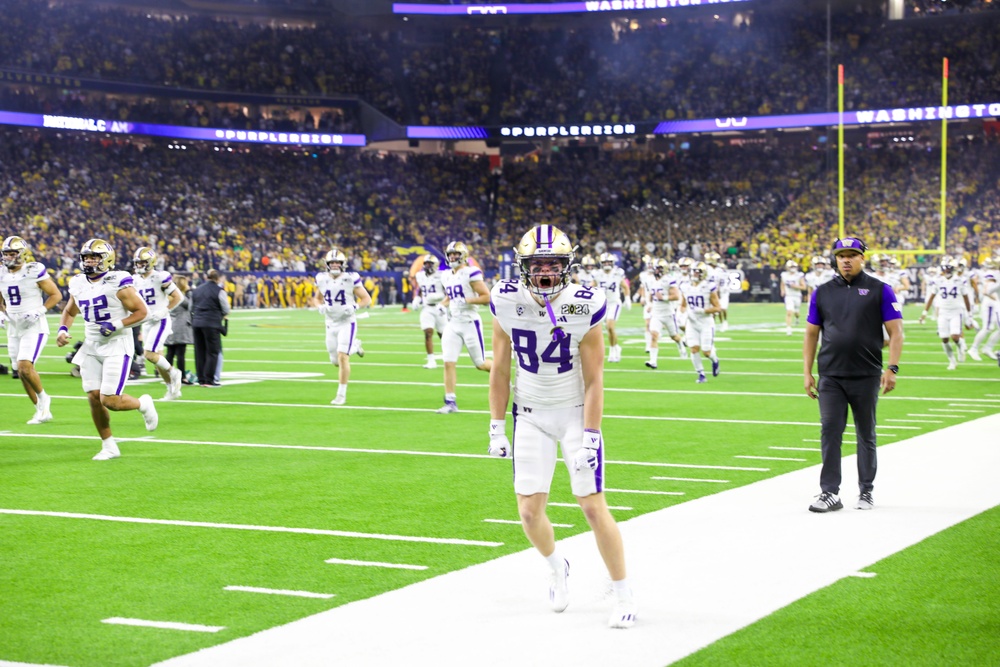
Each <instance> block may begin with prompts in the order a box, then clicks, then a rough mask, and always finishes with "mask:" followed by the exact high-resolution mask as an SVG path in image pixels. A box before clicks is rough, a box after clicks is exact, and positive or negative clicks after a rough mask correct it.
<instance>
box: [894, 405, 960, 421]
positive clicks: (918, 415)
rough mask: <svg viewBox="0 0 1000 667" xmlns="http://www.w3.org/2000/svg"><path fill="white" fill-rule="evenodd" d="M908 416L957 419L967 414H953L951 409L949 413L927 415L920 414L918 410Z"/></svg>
mask: <svg viewBox="0 0 1000 667" xmlns="http://www.w3.org/2000/svg"><path fill="white" fill-rule="evenodd" d="M932 409H933V408H932ZM906 416H907V417H954V418H955V419H961V418H962V417H965V415H956V414H951V411H949V413H948V414H936V415H927V414H919V413H916V412H911V413H909V414H908V415H906Z"/></svg>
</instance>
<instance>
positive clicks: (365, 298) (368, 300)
mask: <svg viewBox="0 0 1000 667" xmlns="http://www.w3.org/2000/svg"><path fill="white" fill-rule="evenodd" d="M354 300H355V301H357V303H358V308H367V307H368V306H370V305H372V295H371V294H369V293H368V290H366V289H365V288H364V286H363V285H355V286H354Z"/></svg>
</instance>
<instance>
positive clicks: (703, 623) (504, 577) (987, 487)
mask: <svg viewBox="0 0 1000 667" xmlns="http://www.w3.org/2000/svg"><path fill="white" fill-rule="evenodd" d="M997 432H1000V415H992V416H989V417H985V418H982V419H979V420H976V421H973V422H968V423H964V424H959V425H957V426H953V427H950V428H947V429H944V430H940V431H935V432H932V433H926V434H923V435H919V436H917V437H915V438H913V439H911V440H907V441H904V442H899V443H895V444H891V445H886V446H884V447H880V448H879V450H878V451H879V474H878V478H877V479H876V486H875V500H876V503H877V505H876V509H875V510H874V511H871V512H858V511H855V510H852V509H844V510H842V511H840V512H835V513H832V514H814V513H812V512H809V511H807V510H806V507H807V506H808V504H809V501H810V500H811V497H812V496H813V495H814V494H815V493H818V489H819V466H818V465H816V466H811V467H809V468H805V469H803V470H797V471H794V472H791V473H787V474H784V475H781V476H779V477H775V478H771V479H767V480H763V481H760V482H757V483H754V484H750V485H747V486H742V487H738V488H735V489H730V490H727V491H724V492H721V493H716V494H713V495H709V496H705V497H702V498H698V499H695V500H691V501H688V502H685V503H681V504H678V505H675V506H672V507H669V508H666V509H663V510H660V511H658V512H653V513H649V514H644V515H642V516H638V517H635V518H634V519H631V520H629V521H625V522H622V523H620V524H619V525H620V527H621V531H622V535H623V538H624V542H625V551H626V557H627V559H628V567H629V578H630V579H631V581H632V586H633V588H634V590H635V592H636V598H637V601H638V604H639V620H638V623H637V624H636V626H635V627H634V628H632V629H631V630H627V631H613V630H608V628H607V625H606V620H607V616H606V615H607V613H608V611H609V606H608V605H609V603H608V601H607V600H606V599H605V597H604V593H605V582H606V577H607V575H606V573H605V571H604V568H603V565H602V564H601V562H600V558H599V556H598V554H597V549H596V547H595V546H594V538H593V535H591V534H589V533H582V534H580V535H575V536H573V537H570V538H567V539H564V540H560V549H561V550H562V552H563V553H564V554H565V555H566V557H567V558H568V559H569V560H570V562H571V565H572V576H571V578H570V591H571V593H570V596H571V598H570V606H569V608H568V609H567V610H566V611H565V612H563V613H562V614H554V613H552V611H551V610H549V607H548V600H547V592H548V588H547V585H546V582H545V573H546V571H547V565H546V564H545V561H544V560H543V559H542V558H541V557H540V556H539V555H538V554H537V553H535V552H534V551H533V550H530V549H526V550H525V551H522V552H519V553H516V554H511V555H509V556H505V557H502V558H498V559H495V560H492V561H489V562H486V563H482V564H480V565H475V566H472V567H469V568H465V569H463V570H459V571H455V572H450V573H448V574H445V575H442V576H440V577H434V578H432V579H429V580H426V581H421V582H419V583H415V584H412V585H410V586H407V587H405V588H402V589H398V590H395V591H390V592H388V593H385V594H382V595H379V596H376V597H374V598H370V599H367V600H361V601H358V602H352V603H350V604H346V605H342V606H340V607H337V608H335V609H331V610H328V611H325V612H322V613H319V614H316V615H314V616H311V617H308V618H304V619H302V620H299V621H295V622H293V623H289V624H287V625H283V626H281V627H277V628H272V629H269V630H265V631H263V632H259V633H257V634H255V635H252V636H250V637H245V638H242V639H237V640H235V641H232V642H229V643H226V644H221V645H219V646H214V647H211V648H207V649H204V650H201V651H198V652H196V653H192V654H189V655H185V656H180V657H177V658H173V659H170V660H167V661H166V662H163V663H160V665H161V666H162V667H270V666H272V665H278V664H281V665H296V667H328V666H329V665H330V664H331V656H336V662H337V664H343V665H351V666H352V667H381V666H384V665H404V664H412V663H413V661H414V659H415V658H414V656H432V657H433V658H432V662H433V663H434V665H435V667H467V666H468V665H470V664H475V665H476V666H477V667H509V666H510V665H574V667H606V666H607V665H629V667H663V665H667V664H670V663H672V662H675V661H677V660H679V659H681V658H683V657H684V656H687V655H690V654H691V653H693V652H695V651H697V650H698V649H700V648H702V647H705V646H708V645H709V644H711V643H713V642H715V641H717V640H719V639H721V638H722V637H725V636H726V635H729V634H731V633H733V632H735V631H737V630H739V629H740V628H743V627H746V626H747V625H750V624H752V623H754V622H755V621H757V620H759V619H761V618H763V617H765V616H767V615H769V614H771V613H774V612H775V611H777V610H778V609H781V608H782V607H785V606H787V605H789V604H791V603H793V602H795V601H796V600H799V599H800V598H803V597H805V596H806V595H809V594H810V593H813V592H814V591H817V590H819V589H821V588H824V587H826V586H829V585H830V584H833V583H835V582H836V581H838V580H840V579H842V578H844V577H848V576H852V575H853V574H856V573H858V572H859V571H861V570H864V569H868V568H870V567H871V566H872V565H873V564H874V563H877V562H878V561H880V560H882V559H883V558H886V557H888V556H890V555H892V554H894V553H897V552H899V551H901V550H903V549H906V548H907V547H910V546H912V545H914V544H916V543H918V542H920V541H921V540H923V539H925V538H926V537H928V536H930V535H933V534H935V533H937V532H939V531H942V530H944V529H946V528H949V527H951V526H953V525H955V524H957V523H959V522H961V521H964V520H966V519H968V518H970V517H972V516H975V515H976V514H979V513H980V512H982V511H984V510H986V509H989V508H991V507H994V506H996V505H998V504H1000V484H996V480H995V479H994V477H995V471H996V470H997V469H998V468H1000V447H997V445H996V433H997ZM853 458H854V457H853V456H851V457H846V458H845V460H844V466H843V468H844V472H845V479H844V489H843V495H845V496H852V495H853V487H854V484H855V483H856V479H851V478H850V475H851V474H852V471H854V470H855V464H854V461H853V460H851V459H853ZM927 489H933V490H934V492H933V493H927ZM707 526H710V527H711V529H710V530H707V529H706V527H707ZM816 545H824V548H822V549H818V548H817V546H816ZM737 552H738V553H739V557H738V558H734V557H733V554H734V553H737ZM456 610H461V611H460V613H456ZM442 619H447V621H446V622H443V621H442ZM497 627H502V628H503V635H504V636H505V637H516V638H517V641H498V639H497ZM387 633H389V635H390V636H391V638H392V641H386V637H387ZM555 638H558V640H557V639H555ZM779 650H780V649H779Z"/></svg>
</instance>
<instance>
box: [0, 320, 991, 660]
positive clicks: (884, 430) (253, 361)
mask: <svg viewBox="0 0 1000 667" xmlns="http://www.w3.org/2000/svg"><path fill="white" fill-rule="evenodd" d="M918 310H919V306H910V307H908V308H907V315H908V318H909V321H908V323H907V326H906V332H907V342H906V345H905V347H904V352H903V360H902V362H901V367H902V371H901V374H900V378H899V385H898V388H897V391H896V392H894V393H893V394H891V395H890V396H888V397H886V398H885V399H884V400H883V401H882V402H881V403H880V406H879V442H880V444H886V443H891V442H896V441H899V440H903V439H906V438H909V437H912V436H914V435H917V434H920V433H924V432H927V431H930V430H936V429H939V428H944V427H946V426H949V425H951V424H956V423H959V422H962V421H966V420H970V419H975V418H977V417H981V416H984V415H986V414H993V413H995V412H997V411H1000V369H998V368H997V365H996V363H995V362H988V361H987V360H984V361H983V362H978V363H977V362H973V361H971V360H970V361H968V362H966V363H965V364H962V365H960V366H959V369H958V370H957V371H947V370H945V366H946V364H947V362H946V360H945V358H944V354H943V352H942V351H941V349H940V345H939V344H938V343H937V342H936V339H935V336H934V330H933V327H932V325H931V324H927V325H925V326H923V327H919V326H918V325H917V324H916V322H915V316H916V314H917V311H918ZM730 312H731V320H732V323H733V325H734V326H732V327H731V328H730V330H729V331H728V332H726V333H720V334H719V339H718V350H719V355H720V357H721V359H722V375H721V376H720V377H718V378H711V377H710V378H709V382H708V383H707V384H704V385H696V384H695V382H694V381H695V377H696V376H695V372H694V370H693V368H692V366H691V363H690V362H689V361H681V360H679V359H677V357H676V353H675V352H674V351H672V348H668V347H666V346H664V348H663V350H662V351H661V354H660V360H659V369H658V370H657V371H651V370H648V369H646V368H645V367H644V366H643V362H644V361H645V359H646V357H645V355H644V353H643V342H642V335H641V332H642V329H641V327H642V320H641V314H640V313H641V311H640V309H639V308H634V309H632V310H631V311H628V312H626V313H625V315H624V316H623V320H622V321H621V322H620V323H619V326H620V330H621V331H622V334H623V335H622V339H623V342H624V350H625V351H624V356H623V360H622V362H621V363H620V364H609V365H608V367H607V369H606V373H605V386H606V399H605V400H606V402H605V413H606V418H605V422H604V435H605V441H606V442H607V448H608V451H607V459H608V463H607V473H606V476H607V487H608V500H609V504H610V505H612V506H613V507H615V508H618V509H615V510H614V511H613V513H614V514H615V516H616V517H617V518H618V519H619V520H627V519H629V518H631V517H634V516H637V515H639V514H642V513H646V512H652V511H656V510H659V509H662V508H664V507H669V506H671V505H675V504H678V503H682V502H685V501H687V500H690V499H693V498H697V497H700V496H703V495H708V494H712V493H717V492H720V491H723V490H726V489H731V488H734V487H736V486H740V485H744V484H750V483H752V482H755V481H758V480H761V479H766V478H769V477H773V476H776V475H779V474H782V473H784V472H788V471H791V470H796V469H800V468H804V467H809V466H812V465H815V464H817V463H819V461H820V455H819V442H818V440H819V427H818V409H817V406H816V403H815V402H813V401H811V400H809V399H808V398H807V397H806V396H805V394H804V392H803V388H802V374H801V368H802V361H801V339H802V336H801V330H799V331H797V332H796V334H795V335H794V336H791V337H789V336H786V335H785V333H784V326H783V306H782V305H781V304H749V305H744V304H734V305H733V306H732V308H731V311H730ZM487 324H488V322H487ZM53 329H54V327H53ZM359 330H360V336H361V338H362V340H363V341H364V347H365V350H366V355H365V357H364V359H358V358H356V357H354V358H352V364H353V374H352V378H351V385H350V389H349V392H348V404H347V406H344V407H333V406H331V405H330V400H331V399H332V398H333V396H334V394H335V392H336V384H337V380H336V377H337V376H336V368H334V367H333V366H332V365H330V363H329V361H328V358H327V354H326V351H325V349H324V343H323V328H322V320H321V317H320V316H319V315H318V314H317V313H315V312H308V311H278V310H269V311H249V312H247V311H241V312H237V313H235V314H234V316H233V318H232V323H231V325H230V335H229V336H228V338H226V339H224V346H225V372H224V376H223V382H224V386H223V387H221V388H215V389H213V388H201V387H185V388H184V396H183V398H182V399H181V400H180V401H176V402H172V403H168V402H158V403H157V407H158V409H159V413H160V424H159V428H158V429H157V431H156V432H155V433H152V434H150V433H147V432H146V431H145V429H144V428H143V423H142V419H141V417H140V415H139V414H138V413H137V412H132V413H121V414H113V415H112V428H113V429H114V432H115V435H116V437H117V438H118V440H119V445H120V447H121V450H122V457H121V458H120V459H116V460H113V461H106V462H95V461H91V458H90V457H91V456H93V455H94V454H95V453H97V451H98V450H99V449H100V441H99V439H98V438H97V436H96V433H95V431H94V427H93V424H92V422H91V420H90V415H89V411H88V408H87V403H86V400H85V396H84V395H83V393H82V390H81V387H80V381H79V380H78V379H75V378H72V377H70V375H69V368H70V367H69V365H68V364H67V363H66V362H65V360H64V359H63V357H64V354H65V351H66V350H65V349H59V348H56V347H55V345H54V343H52V342H50V344H49V346H48V347H47V348H46V350H45V353H44V356H43V358H42V359H41V360H40V362H39V370H40V371H41V372H42V373H43V381H44V382H45V386H46V389H47V391H48V392H49V393H50V394H52V395H53V403H52V411H53V414H54V415H55V419H54V421H52V422H50V423H47V424H44V425H40V426H27V425H25V421H26V420H27V419H29V418H30V417H31V415H32V406H31V405H30V403H29V402H28V399H27V398H26V397H25V395H24V394H23V392H22V390H21V386H20V382H18V381H14V380H11V379H10V378H9V377H0V405H2V406H3V409H2V410H0V563H2V565H3V567H2V568H0V661H2V660H8V661H20V662H27V663H47V664H55V665H73V666H83V665H92V666H95V667H96V666H111V665H148V664H151V663H153V662H156V661H159V660H163V659H166V658H168V657H171V656H175V655H180V654H183V653H188V652H191V651H194V650H197V649H199V648H202V647H206V646H211V645H214V644H218V643H222V642H226V641H230V640H232V639H235V638H237V637H241V636H245V635H248V634H251V633H254V632H257V631H260V630H263V629H266V628H270V627H274V626H276V625H280V624H283V623H287V622H290V621H292V620H295V619H298V618H302V617H304V616H307V615H311V614H314V613H317V612H319V611H322V610H325V609H328V608H331V607H334V606H339V605H343V604H347V603H350V602H352V601H356V600H359V599H363V598H367V597H371V596H373V595H376V594H379V593H382V592H385V591H388V590H392V589H395V588H399V587H402V586H406V585H408V584H411V583H413V582H416V581H419V580H422V579H426V578H430V577H434V576H437V575H439V574H442V573H444V572H448V571H451V570H456V569H460V568H463V567H466V566H468V565H471V564H475V563H479V562H483V561H487V560H491V559H494V558H497V557H500V556H503V555H505V554H509V553H512V552H515V551H521V550H524V549H525V548H527V546H528V544H527V541H526V540H525V538H524V537H523V535H522V533H521V529H520V527H519V525H517V524H516V520H517V512H516V506H515V502H514V498H513V492H512V490H511V484H510V464H509V462H506V461H502V460H498V459H491V458H489V457H487V456H486V445H487V440H488V438H487V436H486V432H487V427H488V422H489V415H488V412H487V375H486V374H485V373H481V372H478V371H476V370H475V369H474V368H472V367H471V364H470V363H469V362H468V360H467V359H463V360H462V361H461V362H460V367H459V375H458V378H459V388H458V403H459V407H460V409H461V412H460V413H458V414H452V415H438V414H436V413H435V412H434V410H435V409H436V408H438V407H439V406H440V405H441V403H442V384H441V370H440V369H438V370H426V369H424V368H422V367H421V365H422V364H423V362H424V352H423V337H422V333H421V332H420V331H419V327H418V325H417V316H416V314H413V313H406V314H404V313H401V312H399V310H397V309H394V310H391V311H390V310H375V311H373V312H372V314H371V317H370V318H368V319H366V320H362V321H360V323H359ZM485 330H486V331H487V332H489V330H490V327H489V326H488V325H487V326H486V327H485ZM76 333H77V334H78V335H79V333H80V332H79V331H77V332H76ZM437 351H438V352H440V347H438V349H437ZM192 357H193V350H191V349H189V366H193V361H191V360H190V359H191V358H192ZM128 391H129V392H130V393H132V394H133V395H139V394H141V393H145V392H148V393H150V394H152V395H153V397H154V398H156V399H159V398H160V397H162V395H163V394H164V392H165V387H164V386H163V384H162V383H161V382H159V381H154V380H152V379H143V380H140V381H139V382H138V383H133V384H130V385H129V390H128ZM850 432H851V431H850V429H849V433H850ZM845 449H846V452H847V453H851V452H852V450H853V447H851V446H848V447H846V448H845ZM845 472H846V471H845ZM815 493H818V479H817V485H816V488H803V489H802V498H801V500H802V510H803V512H805V511H806V507H807V505H808V504H809V502H810V501H811V496H812V495H813V494H815ZM844 495H845V504H846V503H847V502H848V501H853V497H852V496H853V494H852V493H851V490H850V489H846V488H845V491H844ZM875 498H876V502H878V494H877V488H876V495H875ZM551 501H552V502H553V503H564V504H570V503H572V502H573V498H572V496H571V494H570V493H569V489H568V483H567V482H566V479H565V477H564V476H561V474H560V471H557V475H556V482H555V483H554V486H553V493H552V497H551ZM550 516H551V518H552V520H553V521H554V522H557V523H560V524H566V525H568V526H571V527H566V528H557V536H560V537H561V536H569V535H573V534H576V533H579V532H582V531H584V530H586V524H585V522H584V521H583V517H582V514H581V513H580V512H579V510H577V509H575V508H574V507H564V506H562V505H554V506H552V507H551V508H550ZM503 522H512V523H503ZM998 523H1000V515H998V511H997V510H996V509H994V510H992V511H990V512H987V513H985V514H983V515H980V516H979V517H977V518H975V519H973V520H970V521H968V522H965V523H963V524H960V525H959V526H956V527H954V528H953V529H951V530H948V531H945V532H943V533H941V534H939V535H936V536H934V537H932V538H930V539H928V540H926V541H925V542H923V543H920V544H918V545H916V546H914V547H912V548H911V549H908V550H906V551H904V552H901V553H900V554H897V555H896V556H894V557H892V558H889V559H887V560H886V561H884V562H883V563H879V564H878V566H879V567H880V568H881V569H880V570H879V571H880V572H883V573H887V574H888V573H891V575H892V576H891V578H890V577H880V578H879V579H878V580H877V582H878V585H877V586H860V585H858V582H857V581H842V582H838V583H837V584H836V585H835V586H833V587H831V588H830V589H825V590H823V591H819V592H817V593H816V594H814V595H812V596H809V597H808V598H806V599H804V600H802V601H800V602H798V603H796V604H795V605H792V606H791V607H788V608H786V609H784V610H782V611H781V612H779V613H777V614H775V615H773V616H771V617H769V618H767V619H764V620H762V621H761V622H759V623H757V624H755V625H753V626H751V627H749V628H747V629H745V630H743V631H741V632H739V633H737V634H736V635H733V636H731V637H729V638H726V639H725V640H722V641H720V642H718V643H717V644H715V645H713V646H711V647H709V648H708V649H705V650H704V651H701V652H699V653H697V654H695V655H694V656H691V657H690V658H688V659H687V661H685V664H688V663H689V664H699V665H700V664H719V665H724V664H766V663H763V662H760V661H759V660H758V661H757V662H754V660H751V659H749V658H748V656H758V658H759V656H760V655H761V653H760V651H761V650H762V648H761V647H765V648H766V651H765V654H766V655H773V656H779V658H776V659H775V660H774V663H775V664H788V665H793V664H794V665H801V664H824V663H834V664H837V663H846V662H866V663H870V664H900V665H912V664H942V661H943V657H944V656H954V657H955V659H954V660H950V662H952V663H954V664H998V663H1000V642H998V641H997V639H996V637H997V636H998V634H997V629H998V628H1000V605H998V603H997V600H1000V581H998V575H997V574H996V572H997V568H996V567H995V561H996V559H995V554H996V553H997V546H998V544H997V537H996V536H997V534H998V531H997V528H998ZM331 559H332V560H334V561H355V562H357V561H362V562H367V563H379V564H382V565H383V566H381V567H371V566H363V565H358V564H351V563H344V562H334V563H328V562H327V561H328V560H331ZM942 561H944V562H948V563H950V564H952V565H951V566H950V567H947V568H943V567H941V565H940V563H941V562H942ZM385 565H392V566H394V567H386V566H385ZM233 586H237V587H253V588H263V589H276V590H283V591H297V592H305V593H312V594H315V596H314V597H299V596H291V595H275V594H262V593H258V592H247V591H241V590H226V587H233ZM932 593H933V594H932ZM331 596H332V597H331ZM918 600H919V601H920V602H919V604H918V603H917V602H916V601H918ZM831 605H834V606H835V608H836V612H835V613H836V617H837V618H851V612H852V610H856V609H864V610H866V615H865V616H864V618H868V617H871V619H872V622H870V623H861V618H862V616H861V615H860V614H859V624H861V625H862V627H844V626H843V624H837V625H832V624H830V623H825V624H822V623H817V622H816V619H817V617H818V616H821V615H822V613H823V612H824V610H828V609H830V608H831ZM836 605H841V606H842V607H843V608H841V607H836ZM915 612H916V614H915ZM915 616H916V617H915ZM112 618H127V619H144V620H152V621H168V622H174V623H185V624H194V625H198V626H205V627H204V628H202V629H203V630H215V629H217V628H222V629H221V630H217V631H213V632H208V631H193V630H170V629H160V628H149V627H134V626H130V625H118V624H109V623H103V622H102V621H104V620H106V619H112ZM918 619H924V620H926V621H927V622H926V623H925V624H921V623H919V622H918ZM942 619H948V622H944V621H943V620H942ZM832 636H835V637H836V638H837V639H836V641H834V639H833V638H832ZM901 638H902V639H901ZM900 641H904V642H906V641H909V642H910V643H911V644H912V645H911V646H910V648H906V647H900V646H899V642H900ZM957 646H962V647H963V649H962V651H963V652H957V650H953V648H954V647H957ZM949 647H952V648H949ZM780 656H787V657H786V658H783V659H782V658H780ZM919 656H924V662H923V663H921V660H920V659H918V657H919ZM928 656H934V657H935V658H934V659H933V660H932V659H930V657H928ZM805 657H808V660H807V659H805ZM938 658H942V660H939V659H938Z"/></svg>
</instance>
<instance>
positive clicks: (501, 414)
mask: <svg viewBox="0 0 1000 667" xmlns="http://www.w3.org/2000/svg"><path fill="white" fill-rule="evenodd" d="M600 352H601V354H602V355H603V354H604V345H603V344H602V345H601V350H600ZM510 354H511V342H510V336H508V335H507V332H506V331H504V330H503V327H501V326H500V323H499V322H498V321H497V320H496V319H494V320H493V367H492V368H491V369H490V418H491V419H506V417H507V405H508V403H509V402H510Z"/></svg>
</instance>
